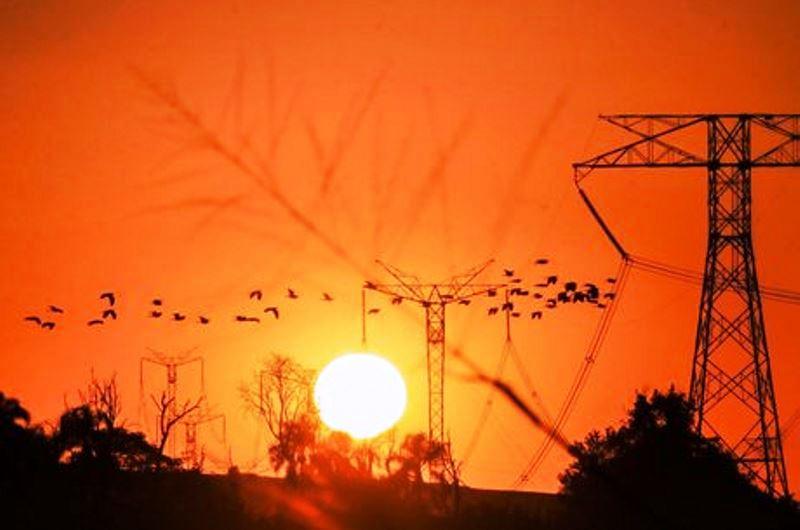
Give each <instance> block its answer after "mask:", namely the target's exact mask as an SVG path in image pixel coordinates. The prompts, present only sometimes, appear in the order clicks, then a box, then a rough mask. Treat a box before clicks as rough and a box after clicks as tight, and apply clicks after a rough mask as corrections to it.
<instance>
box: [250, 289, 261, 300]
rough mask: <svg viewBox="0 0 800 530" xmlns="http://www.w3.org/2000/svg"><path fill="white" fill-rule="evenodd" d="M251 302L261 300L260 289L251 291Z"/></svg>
mask: <svg viewBox="0 0 800 530" xmlns="http://www.w3.org/2000/svg"><path fill="white" fill-rule="evenodd" d="M250 300H261V291H260V290H259V289H256V290H254V291H250Z"/></svg>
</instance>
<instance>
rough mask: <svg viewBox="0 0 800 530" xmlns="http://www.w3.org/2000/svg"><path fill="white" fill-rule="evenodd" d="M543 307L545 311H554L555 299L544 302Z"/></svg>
mask: <svg viewBox="0 0 800 530" xmlns="http://www.w3.org/2000/svg"><path fill="white" fill-rule="evenodd" d="M545 307H547V309H555V307H556V299H555V298H548V299H547V302H545Z"/></svg>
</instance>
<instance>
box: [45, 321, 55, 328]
mask: <svg viewBox="0 0 800 530" xmlns="http://www.w3.org/2000/svg"><path fill="white" fill-rule="evenodd" d="M54 327H56V323H55V322H42V328H44V329H53V328H54Z"/></svg>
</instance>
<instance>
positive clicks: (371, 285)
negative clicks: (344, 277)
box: [364, 281, 377, 289]
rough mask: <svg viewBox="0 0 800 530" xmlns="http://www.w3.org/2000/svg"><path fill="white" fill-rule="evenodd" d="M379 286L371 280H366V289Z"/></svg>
mask: <svg viewBox="0 0 800 530" xmlns="http://www.w3.org/2000/svg"><path fill="white" fill-rule="evenodd" d="M376 287H377V286H376V285H375V284H374V283H373V282H370V281H366V282H364V289H375V288H376Z"/></svg>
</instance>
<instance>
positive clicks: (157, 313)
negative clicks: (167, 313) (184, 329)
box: [150, 310, 161, 318]
mask: <svg viewBox="0 0 800 530" xmlns="http://www.w3.org/2000/svg"><path fill="white" fill-rule="evenodd" d="M150 317H151V318H159V317H161V311H155V310H154V311H150Z"/></svg>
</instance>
